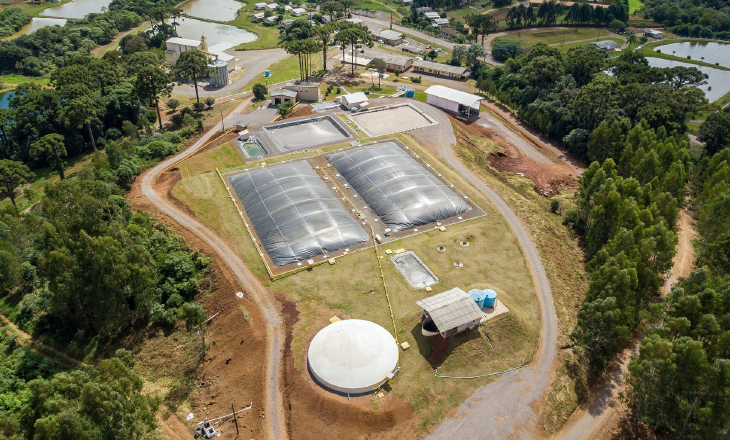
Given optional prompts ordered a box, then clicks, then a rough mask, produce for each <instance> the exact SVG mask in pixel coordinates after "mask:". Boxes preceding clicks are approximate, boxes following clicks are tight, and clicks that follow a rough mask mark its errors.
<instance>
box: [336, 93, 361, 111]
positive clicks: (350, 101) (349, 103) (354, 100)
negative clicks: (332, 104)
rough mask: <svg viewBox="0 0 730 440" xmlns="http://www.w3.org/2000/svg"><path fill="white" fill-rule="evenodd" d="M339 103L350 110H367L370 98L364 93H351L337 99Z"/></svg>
mask: <svg viewBox="0 0 730 440" xmlns="http://www.w3.org/2000/svg"><path fill="white" fill-rule="evenodd" d="M336 100H337V102H339V103H340V104H342V105H343V106H345V108H347V109H348V110H352V109H353V108H354V109H357V110H362V109H365V108H367V106H368V104H369V102H368V97H367V95H365V93H363V92H356V93H350V94H348V95H341V96H338V97H337V98H336Z"/></svg>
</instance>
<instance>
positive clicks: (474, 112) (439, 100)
mask: <svg viewBox="0 0 730 440" xmlns="http://www.w3.org/2000/svg"><path fill="white" fill-rule="evenodd" d="M426 102H427V103H429V104H431V105H433V106H435V107H439V108H442V109H444V110H447V111H449V112H451V113H455V114H456V115H458V116H461V117H464V118H466V119H469V118H470V117H472V116H479V110H480V108H481V105H482V98H481V96H477V95H472V94H471V93H466V92H462V91H461V90H456V89H452V88H449V87H444V86H439V85H436V86H431V87H429V88H427V89H426Z"/></svg>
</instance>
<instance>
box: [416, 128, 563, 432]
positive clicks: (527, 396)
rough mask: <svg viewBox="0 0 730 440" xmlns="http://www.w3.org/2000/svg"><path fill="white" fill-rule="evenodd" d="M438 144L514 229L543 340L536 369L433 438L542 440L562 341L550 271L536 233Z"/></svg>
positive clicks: (469, 406)
mask: <svg viewBox="0 0 730 440" xmlns="http://www.w3.org/2000/svg"><path fill="white" fill-rule="evenodd" d="M449 126H450V125H449ZM433 146H434V147H435V149H436V151H437V152H438V153H439V154H440V155H441V157H443V158H444V159H445V160H446V162H447V163H448V164H449V165H451V166H452V167H453V168H454V169H455V170H456V171H457V172H458V173H460V174H461V175H462V176H463V177H464V178H466V179H467V180H468V181H469V182H470V183H471V184H472V185H474V186H475V187H476V188H477V189H479V190H480V191H482V192H483V193H484V194H485V195H486V196H487V197H489V199H490V200H491V201H492V203H493V204H494V205H495V207H496V208H497V209H498V210H499V212H500V213H501V214H502V215H503V216H504V218H506V219H507V222H508V223H509V224H510V226H511V227H512V230H513V231H514V233H515V235H516V236H517V240H518V241H519V243H520V247H521V248H522V252H523V253H524V255H525V258H526V260H527V263H528V266H529V268H530V274H531V275H532V282H533V285H534V286H535V290H536V293H537V300H538V303H539V304H540V321H541V322H540V341H539V344H538V347H537V350H536V351H535V354H534V355H533V359H532V362H531V363H530V365H529V366H528V367H527V368H523V369H521V370H518V371H517V372H515V373H508V374H505V375H503V376H502V377H500V378H499V379H498V380H497V381H495V382H492V383H490V384H488V385H485V386H483V387H481V388H479V389H477V390H476V391H475V392H474V394H472V396H471V397H469V398H468V399H467V400H466V401H465V402H464V403H463V404H462V405H461V407H460V408H459V410H458V411H457V412H456V414H454V415H453V416H451V417H450V418H448V419H446V420H445V421H444V422H443V423H442V424H441V426H439V427H438V428H437V429H436V431H435V432H434V433H433V435H431V436H430V437H429V439H433V440H436V439H448V440H454V439H485V440H486V439H494V440H505V439H510V440H517V439H534V438H540V437H542V436H543V434H542V430H541V428H540V427H539V426H538V420H539V415H540V406H541V401H542V398H543V395H544V394H545V391H546V390H547V387H548V384H549V383H550V378H551V376H552V370H553V363H554V361H555V355H556V352H557V349H556V347H557V341H558V323H557V319H556V316H555V306H554V304H553V296H552V291H551V290H550V282H549V281H548V277H547V274H546V272H545V268H544V267H543V265H542V260H541V259H540V256H539V255H538V253H537V249H535V245H534V244H533V243H532V240H531V239H530V235H529V234H528V233H527V231H526V230H525V228H524V226H523V225H522V223H521V222H520V220H519V219H518V218H517V216H516V215H515V213H514V212H512V210H511V209H510V208H509V206H508V205H507V203H505V201H504V200H502V198H501V197H500V196H499V195H498V194H497V193H496V192H494V190H492V189H491V188H489V187H488V186H487V185H485V184H484V182H482V180H481V179H480V178H479V177H477V176H476V175H475V174H474V173H472V171H471V170H470V169H469V168H468V167H466V166H465V165H464V164H463V163H462V162H461V161H460V160H459V159H458V158H457V157H456V155H455V154H454V151H453V149H452V147H451V145H448V144H444V143H439V144H438V145H433Z"/></svg>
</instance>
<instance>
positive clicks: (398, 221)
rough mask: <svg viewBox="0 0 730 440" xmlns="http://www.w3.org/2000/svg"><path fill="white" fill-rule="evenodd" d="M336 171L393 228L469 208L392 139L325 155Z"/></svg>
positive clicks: (414, 225)
mask: <svg viewBox="0 0 730 440" xmlns="http://www.w3.org/2000/svg"><path fill="white" fill-rule="evenodd" d="M327 160H328V161H329V162H330V163H332V164H333V165H334V166H335V168H337V171H338V172H339V173H340V174H342V176H343V177H344V178H345V179H346V180H347V182H348V183H349V184H350V185H351V186H352V187H353V188H354V189H355V191H357V193H358V194H360V196H362V198H363V200H365V203H367V204H368V206H370V208H371V209H372V210H373V211H374V212H375V213H376V214H377V215H378V217H380V218H381V219H382V220H383V222H384V223H385V224H386V225H388V227H389V228H390V229H391V230H392V231H402V230H405V229H411V228H415V227H417V226H419V225H424V224H428V223H433V222H437V221H439V220H443V219H446V218H449V217H453V216H455V215H459V214H462V213H464V212H466V211H468V210H470V209H471V207H470V206H469V204H468V203H466V201H464V199H462V198H461V197H459V196H458V195H457V194H456V193H455V192H454V191H452V190H451V188H449V187H448V186H446V185H445V184H444V183H443V182H442V181H441V180H439V179H438V178H437V177H436V176H434V175H433V174H431V173H430V172H429V171H428V170H426V169H425V168H424V167H423V166H421V164H419V163H418V162H417V161H416V159H414V158H413V157H411V156H410V155H409V154H408V153H407V152H405V151H404V150H403V149H402V148H400V147H399V146H398V145H396V144H395V143H393V142H383V143H379V144H373V145H367V146H364V147H359V148H353V149H348V150H344V151H341V152H338V153H334V154H330V155H327Z"/></svg>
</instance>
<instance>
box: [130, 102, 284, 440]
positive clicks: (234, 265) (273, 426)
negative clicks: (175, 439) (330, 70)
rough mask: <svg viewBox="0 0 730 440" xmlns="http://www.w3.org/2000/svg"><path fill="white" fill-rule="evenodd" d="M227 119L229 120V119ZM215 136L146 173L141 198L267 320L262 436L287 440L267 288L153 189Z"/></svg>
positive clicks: (274, 311) (277, 320)
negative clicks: (206, 250)
mask: <svg viewBox="0 0 730 440" xmlns="http://www.w3.org/2000/svg"><path fill="white" fill-rule="evenodd" d="M249 102H250V97H249V98H248V99H246V100H245V101H244V102H243V103H242V104H241V105H240V106H239V107H238V108H236V110H235V111H234V113H237V112H240V111H241V110H243V109H244V108H245V106H246V105H247V104H248V103H249ZM228 118H230V116H229V117H228ZM228 118H226V119H228ZM232 122H233V121H229V120H226V125H229V124H231V123H232ZM229 126H230V125H229ZM216 132H217V131H216V130H215V129H211V130H210V131H208V132H207V133H206V134H205V135H203V137H201V138H200V139H199V140H198V141H197V142H195V143H194V144H193V145H191V146H190V147H188V148H187V149H186V150H185V151H183V152H182V153H180V154H178V155H176V156H173V157H170V158H168V159H167V160H165V161H163V162H161V163H159V164H158V165H157V166H155V167H154V168H152V169H151V170H149V171H147V172H145V173H144V174H143V175H142V176H140V190H141V192H142V196H143V197H145V198H146V199H147V200H149V202H150V203H151V204H152V205H153V206H154V207H155V208H157V209H158V210H159V211H160V212H161V213H163V214H165V215H167V216H168V217H170V218H171V219H173V220H174V221H175V222H176V223H177V224H179V225H180V226H181V227H183V228H185V229H187V230H188V231H190V233H192V234H194V235H195V236H196V237H198V238H199V239H200V240H203V241H204V242H205V243H206V244H208V245H209V246H210V247H211V248H212V249H213V251H214V252H215V253H216V255H217V256H218V258H220V260H221V261H222V262H223V263H224V264H225V265H226V266H227V267H228V269H229V270H230V271H231V273H232V274H233V275H234V276H235V277H236V278H237V279H238V282H239V284H240V285H241V286H244V288H245V289H244V291H245V292H247V293H248V294H249V297H250V298H251V300H252V301H253V302H254V303H255V304H256V305H257V306H258V307H259V309H260V310H261V312H262V314H263V315H264V317H265V318H266V323H267V326H268V328H267V330H266V343H267V350H268V362H267V366H266V383H267V386H266V387H265V388H266V390H267V392H266V394H267V395H266V396H265V401H264V408H265V414H266V418H265V432H266V434H267V438H269V439H277V440H279V439H286V438H288V433H287V427H286V416H285V414H286V413H285V411H284V406H283V400H282V387H281V376H282V373H281V366H282V365H283V362H282V353H283V347H284V321H283V319H282V318H281V316H280V315H279V311H278V308H277V306H276V304H275V302H274V300H273V299H272V297H271V295H270V293H269V292H268V290H267V289H266V287H264V286H263V284H261V282H260V281H259V279H258V278H256V276H254V275H253V274H252V273H251V271H250V270H249V268H248V267H247V266H246V265H245V264H244V262H243V260H242V259H241V257H240V256H239V254H238V253H237V252H235V251H233V249H231V247H230V246H229V245H228V244H227V243H226V242H225V240H224V239H223V238H221V237H220V236H219V235H218V234H217V233H216V232H214V231H212V230H211V229H210V228H208V227H207V226H206V225H204V224H202V223H200V222H199V221H197V220H196V219H194V218H193V217H191V216H190V215H188V214H187V213H185V212H184V211H182V210H181V209H179V208H177V207H176V206H175V205H174V204H172V203H171V202H170V201H169V200H166V199H165V198H163V197H161V196H160V195H159V194H158V193H157V192H156V191H155V189H154V187H153V185H154V184H155V183H156V182H157V179H158V178H159V176H160V175H161V174H162V172H163V171H164V170H166V169H167V168H168V167H170V166H171V165H173V164H175V163H176V162H177V161H179V160H181V159H183V158H185V157H187V156H188V155H190V154H192V153H193V152H194V151H195V150H197V149H198V148H200V147H201V146H203V145H204V144H205V143H206V142H208V141H209V140H210V139H211V138H212V137H213V135H214V134H215V133H216Z"/></svg>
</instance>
